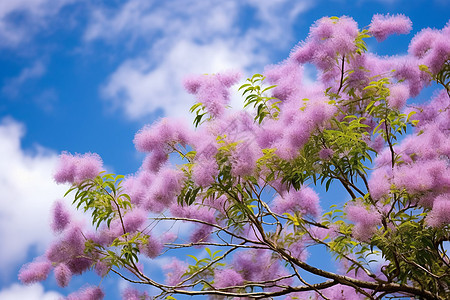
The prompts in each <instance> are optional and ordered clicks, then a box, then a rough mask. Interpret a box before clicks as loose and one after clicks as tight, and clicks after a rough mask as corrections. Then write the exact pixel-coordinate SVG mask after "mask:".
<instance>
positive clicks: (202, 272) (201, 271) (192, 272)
mask: <svg viewBox="0 0 450 300" xmlns="http://www.w3.org/2000/svg"><path fill="white" fill-rule="evenodd" d="M205 251H206V252H207V253H208V256H207V257H205V258H202V259H198V258H197V257H195V256H194V255H190V254H188V256H189V257H190V258H192V259H194V260H195V264H193V265H189V267H188V270H187V271H186V273H184V274H183V277H189V278H193V279H202V281H203V287H202V290H207V289H210V288H211V286H212V284H213V283H214V281H213V277H214V270H216V269H217V268H219V267H224V266H226V264H225V263H223V262H219V261H221V260H222V259H223V258H224V256H223V255H218V254H219V253H220V252H222V250H217V251H214V252H212V251H211V250H210V249H209V248H205Z"/></svg>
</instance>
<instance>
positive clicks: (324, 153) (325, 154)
mask: <svg viewBox="0 0 450 300" xmlns="http://www.w3.org/2000/svg"><path fill="white" fill-rule="evenodd" d="M333 154H334V150H333V149H330V148H324V149H320V151H319V158H320V159H322V160H330V159H331V158H332V157H333Z"/></svg>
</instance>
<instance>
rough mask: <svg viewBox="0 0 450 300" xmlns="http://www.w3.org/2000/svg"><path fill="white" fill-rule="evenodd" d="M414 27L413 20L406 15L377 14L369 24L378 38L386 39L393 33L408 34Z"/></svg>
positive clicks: (371, 31) (370, 29)
mask: <svg viewBox="0 0 450 300" xmlns="http://www.w3.org/2000/svg"><path fill="white" fill-rule="evenodd" d="M411 29H412V22H411V20H410V19H409V18H408V17H406V16H404V15H396V16H391V15H379V14H376V15H374V16H373V18H372V23H370V25H369V32H370V33H371V34H372V35H373V36H374V37H375V38H376V39H377V41H379V42H381V41H384V40H385V39H386V38H387V37H388V36H389V35H392V34H394V33H395V34H407V33H409V32H410V31H411Z"/></svg>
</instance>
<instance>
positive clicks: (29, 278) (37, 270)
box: [19, 258, 52, 284]
mask: <svg viewBox="0 0 450 300" xmlns="http://www.w3.org/2000/svg"><path fill="white" fill-rule="evenodd" d="M51 269H52V264H51V262H49V261H48V260H45V259H43V258H37V259H35V260H34V261H33V262H31V263H28V264H26V265H24V266H23V267H22V268H21V269H20V271H19V280H20V281H21V282H22V283H25V284H31V283H35V282H39V281H44V280H45V279H47V276H48V274H49V273H50V271H51Z"/></svg>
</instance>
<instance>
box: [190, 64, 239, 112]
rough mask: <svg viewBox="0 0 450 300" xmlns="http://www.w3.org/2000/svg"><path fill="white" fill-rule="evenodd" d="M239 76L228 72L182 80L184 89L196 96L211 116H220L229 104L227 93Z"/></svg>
mask: <svg viewBox="0 0 450 300" xmlns="http://www.w3.org/2000/svg"><path fill="white" fill-rule="evenodd" d="M240 77H241V75H240V73H239V72H234V71H229V72H225V73H218V74H213V75H194V76H191V77H188V78H186V79H185V80H184V87H185V89H186V90H187V91H188V92H189V93H191V94H194V95H196V96H197V101H198V102H200V103H202V104H203V105H204V106H205V107H206V109H207V111H208V112H209V113H210V114H211V115H212V116H215V117H217V116H220V115H222V113H223V112H224V110H225V106H226V105H227V104H228V102H229V92H228V88H230V87H231V86H232V85H233V84H235V83H237V82H238V81H239V79H240Z"/></svg>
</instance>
